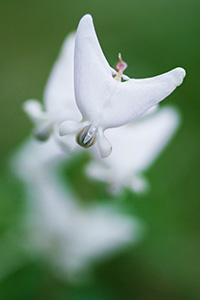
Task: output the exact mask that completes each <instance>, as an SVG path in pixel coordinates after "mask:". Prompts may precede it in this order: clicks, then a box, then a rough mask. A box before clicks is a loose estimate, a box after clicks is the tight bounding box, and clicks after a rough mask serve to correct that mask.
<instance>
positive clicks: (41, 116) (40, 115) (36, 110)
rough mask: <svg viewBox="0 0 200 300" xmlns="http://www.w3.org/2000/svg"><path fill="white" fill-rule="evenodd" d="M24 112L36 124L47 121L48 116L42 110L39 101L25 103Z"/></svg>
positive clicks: (31, 100)
mask: <svg viewBox="0 0 200 300" xmlns="http://www.w3.org/2000/svg"><path fill="white" fill-rule="evenodd" d="M22 107H23V110H24V111H25V112H26V113H27V115H28V116H29V118H30V119H31V121H32V122H33V123H35V124H37V123H38V122H40V121H41V120H46V119H47V115H46V113H45V112H44V111H43V110H42V105H41V103H40V102H39V101H38V100H34V99H30V100H27V101H25V102H24V103H23V106H22Z"/></svg>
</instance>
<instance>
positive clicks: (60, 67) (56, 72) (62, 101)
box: [44, 33, 75, 112]
mask: <svg viewBox="0 0 200 300" xmlns="http://www.w3.org/2000/svg"><path fill="white" fill-rule="evenodd" d="M74 45H75V34H74V33H71V34H70V35H69V36H67V38H66V40H65V42H64V43H63V46H62V48H61V52H60V54H59V57H58V60H57V61H56V63H55V65H54V67H53V69H52V71H51V74H50V76H49V79H48V82H47V85H46V88H45V92H44V103H45V108H46V110H47V111H48V112H52V111H55V110H56V111H58V110H60V109H63V107H66V104H67V102H70V101H73V99H74V87H73V84H74V82H73V81H74V80H73V73H74V70H73V69H74V61H73V57H74Z"/></svg>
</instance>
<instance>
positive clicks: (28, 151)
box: [12, 138, 141, 280]
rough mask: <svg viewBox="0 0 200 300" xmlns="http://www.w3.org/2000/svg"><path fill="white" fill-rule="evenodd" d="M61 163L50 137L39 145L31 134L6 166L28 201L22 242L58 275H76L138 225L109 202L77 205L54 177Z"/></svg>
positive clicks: (129, 238)
mask: <svg viewBox="0 0 200 300" xmlns="http://www.w3.org/2000/svg"><path fill="white" fill-rule="evenodd" d="M64 162H65V154H64V153H63V152H62V151H61V150H60V148H59V146H58V145H57V143H56V142H55V140H54V139H53V138H50V139H49V140H48V141H47V142H46V143H45V144H41V143H39V142H38V141H36V140H33V139H32V140H29V141H27V142H26V143H25V144H24V145H23V146H22V147H21V149H19V151H18V153H16V154H15V156H14V159H13V162H12V165H13V170H14V171H15V173H16V174H17V176H18V177H20V178H21V179H22V180H23V181H24V183H25V187H26V189H27V193H26V197H27V200H28V201H27V202H28V203H29V205H30V207H29V216H28V217H29V218H28V223H29V227H28V232H27V238H28V239H27V240H26V241H25V243H24V246H25V247H26V248H27V250H28V251H29V252H30V253H31V254H32V255H33V256H36V257H37V255H38V256H39V257H40V258H42V259H43V260H44V261H46V263H47V264H49V266H50V267H51V268H52V269H53V271H54V273H56V274H57V275H58V276H62V277H63V278H66V277H67V278H68V279H69V280H78V279H79V275H81V272H82V271H86V270H87V269H90V267H91V266H92V264H93V263H94V262H96V261H99V260H102V259H104V258H106V257H109V256H112V255H113V254H115V252H118V251H119V250H121V249H123V248H125V247H126V246H128V245H130V244H132V243H133V242H136V241H137V240H138V238H140V237H141V227H140V222H138V221H137V220H135V219H134V218H133V217H128V216H125V215H123V214H122V213H120V212H119V211H116V210H115V209H114V205H113V204H110V205H109V206H105V205H95V206H89V207H83V206H81V205H80V204H79V201H78V200H77V199H76V198H75V197H73V195H72V194H71V193H70V191H69V190H70V189H69V188H68V186H67V182H66V181H64V180H63V179H62V178H61V176H60V175H61V172H60V168H61V167H62V165H63V163H64ZM83 278H84V277H83V276H82V279H83ZM80 279H81V278H80Z"/></svg>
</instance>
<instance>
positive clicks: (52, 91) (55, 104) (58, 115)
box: [23, 33, 81, 150]
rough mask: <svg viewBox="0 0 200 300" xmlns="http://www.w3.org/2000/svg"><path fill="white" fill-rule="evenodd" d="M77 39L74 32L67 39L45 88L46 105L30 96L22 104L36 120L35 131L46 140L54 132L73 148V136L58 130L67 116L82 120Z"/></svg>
mask: <svg viewBox="0 0 200 300" xmlns="http://www.w3.org/2000/svg"><path fill="white" fill-rule="evenodd" d="M74 43H75V34H74V33H71V34H70V35H69V36H68V37H67V38H66V40H65V42H64V44H63V46H62V49H61V52H60V55H59V58H58V60H57V61H56V63H55V65H54V67H53V69H52V72H51V74H50V77H49V79H48V82H47V85H46V87H45V91H44V108H43V105H42V104H41V103H40V102H39V101H37V100H27V101H26V102H25V103H24V105H23V108H24V110H25V111H26V113H27V114H28V115H29V117H30V119H31V120H32V121H33V123H34V124H35V128H34V135H35V137H36V138H37V139H38V140H41V141H45V140H47V139H48V138H49V136H50V135H51V134H53V135H54V137H55V139H56V140H57V142H59V144H60V145H61V146H62V147H63V146H66V147H67V150H71V148H73V147H74V146H73V145H74V143H73V141H72V138H71V137H70V136H68V137H67V138H65V137H61V136H60V135H59V133H58V127H59V125H60V123H61V122H62V121H64V120H66V119H69V118H73V119H74V120H77V121H78V120H80V119H81V114H80V112H79V110H78V108H77V106H76V104H75V97H74V78H73V73H74V60H73V57H74Z"/></svg>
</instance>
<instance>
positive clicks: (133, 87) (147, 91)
mask: <svg viewBox="0 0 200 300" xmlns="http://www.w3.org/2000/svg"><path fill="white" fill-rule="evenodd" d="M119 58H120V62H119V64H118V72H115V71H114V70H113V69H112V68H111V67H110V66H109V64H108V62H107V60H106V58H105V56H104V54H103V52H102V50H101V47H100V45H99V42H98V39H97V36H96V33H95V29H94V26H93V22H92V17H91V16H90V15H85V16H84V17H83V18H82V19H81V21H80V23H79V26H78V29H77V33H76V41H75V56H74V86H75V99H76V103H77V106H78V108H79V110H80V112H81V114H82V121H81V122H80V123H79V122H74V121H68V119H66V121H65V122H63V123H62V124H61V126H60V134H61V135H62V136H63V135H67V134H69V133H74V132H75V133H77V142H78V143H79V145H81V146H83V147H90V146H91V145H93V144H94V142H95V140H97V144H98V148H99V150H100V154H101V156H102V157H106V156H108V155H109V154H110V153H111V144H110V142H109V141H108V140H107V139H106V137H105V136H104V130H105V129H107V128H113V127H119V126H122V125H124V124H127V123H129V122H131V121H133V120H135V119H137V118H139V117H140V116H142V115H143V114H144V113H145V112H146V111H148V110H149V109H150V108H151V107H153V106H155V105H156V104H157V103H159V102H160V101H162V100H163V99H164V98H165V97H167V96H168V95H169V94H170V93H172V92H173V90H174V89H175V88H176V87H177V86H179V85H180V84H181V83H182V81H183V78H184V76H185V70H184V69H182V68H175V69H173V70H171V71H169V72H167V73H165V74H162V75H159V76H156V77H152V78H147V79H129V78H128V77H127V76H125V75H123V71H124V69H125V68H126V64H125V63H124V62H123V61H122V60H121V56H119ZM122 78H123V79H124V81H121V79H122Z"/></svg>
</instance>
